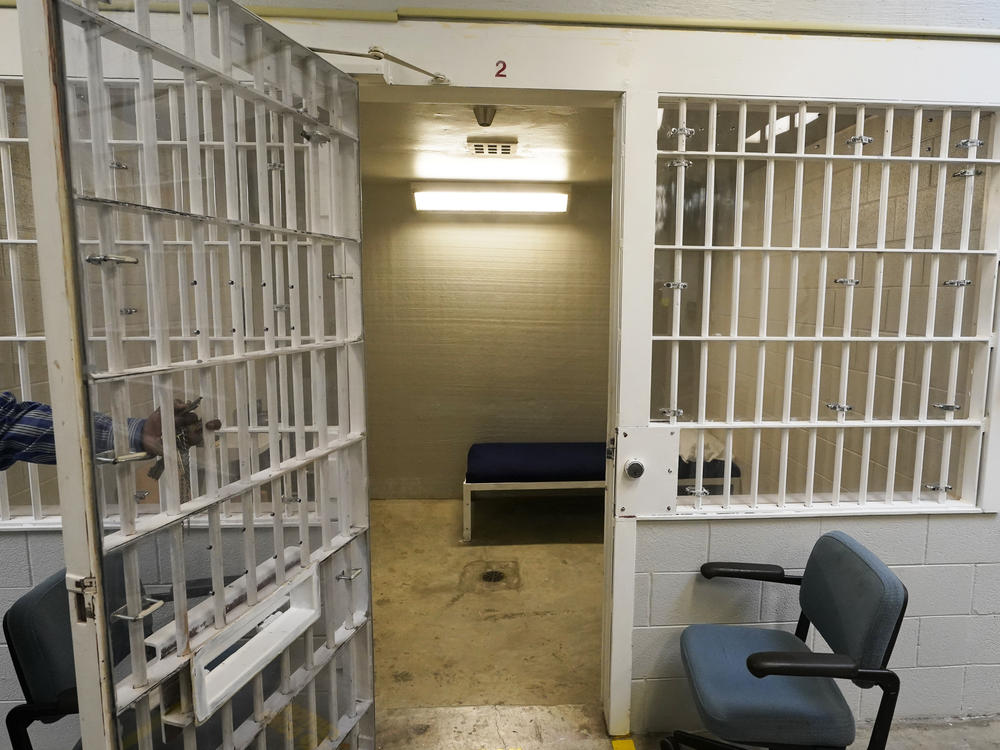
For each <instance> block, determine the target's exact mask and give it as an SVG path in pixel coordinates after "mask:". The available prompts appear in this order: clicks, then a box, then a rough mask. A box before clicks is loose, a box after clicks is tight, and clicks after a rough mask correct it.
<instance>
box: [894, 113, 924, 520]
mask: <svg viewBox="0 0 1000 750" xmlns="http://www.w3.org/2000/svg"><path fill="white" fill-rule="evenodd" d="M923 120H924V112H923V109H921V108H920V107H917V108H916V109H914V110H913V127H912V130H913V134H912V138H911V139H910V153H911V154H913V155H916V154H919V153H920V146H921V143H922V135H923ZM919 179H920V165H919V164H918V163H916V162H913V163H912V164H911V165H910V174H909V182H908V188H907V198H906V228H905V230H904V239H903V247H904V248H912V247H913V244H914V238H915V236H916V226H917V195H918V190H919ZM912 280H913V254H912V253H907V254H906V255H905V256H904V257H903V275H902V278H901V279H900V290H899V318H898V319H897V323H896V333H897V334H899V336H901V337H905V336H906V333H907V331H908V329H909V319H910V285H911V283H912ZM895 348H896V363H895V370H894V375H895V376H894V379H893V387H892V417H891V418H892V420H893V421H898V420H899V418H900V415H901V413H902V403H903V373H904V368H905V366H906V341H905V339H902V340H900V341H899V342H898V343H897V344H896V347H895ZM898 460H899V428H898V427H893V428H892V430H890V431H889V458H888V463H887V464H886V488H885V498H886V502H889V503H891V502H893V499H894V496H895V487H896V472H897V463H898Z"/></svg>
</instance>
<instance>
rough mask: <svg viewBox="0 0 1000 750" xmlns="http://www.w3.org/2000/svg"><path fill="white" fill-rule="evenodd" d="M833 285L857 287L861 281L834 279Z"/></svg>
mask: <svg viewBox="0 0 1000 750" xmlns="http://www.w3.org/2000/svg"><path fill="white" fill-rule="evenodd" d="M833 283H834V284H840V285H842V286H857V285H858V284H860V283H861V279H834V280H833Z"/></svg>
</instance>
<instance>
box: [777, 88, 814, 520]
mask: <svg viewBox="0 0 1000 750" xmlns="http://www.w3.org/2000/svg"><path fill="white" fill-rule="evenodd" d="M806 114H807V110H806V103H805V102H800V103H799V108H798V110H797V113H796V116H797V118H798V119H797V120H796V123H795V125H796V129H795V153H797V154H803V153H805V150H806V123H807V119H806ZM804 173H805V163H804V162H803V161H802V160H801V159H797V160H796V161H795V177H794V180H795V181H794V185H793V188H792V247H793V248H796V249H797V248H798V247H799V245H801V243H802V187H803V181H804ZM798 302H799V254H798V252H793V253H792V256H791V262H790V264H789V271H788V309H787V312H786V315H787V317H788V325H787V327H786V328H785V332H786V335H787V336H789V337H792V336H795V334H796V330H797V323H796V316H797V312H798V309H797V308H798ZM794 370H795V344H794V343H791V342H787V343H786V344H785V377H784V381H783V383H784V385H783V393H782V401H781V421H782V422H791V421H792V389H793V375H794ZM789 437H790V432H789V430H788V429H784V430H782V431H781V445H780V447H779V456H778V505H781V506H783V505H784V504H785V495H786V494H787V492H788V441H789Z"/></svg>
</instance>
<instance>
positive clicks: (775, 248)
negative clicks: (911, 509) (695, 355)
mask: <svg viewBox="0 0 1000 750" xmlns="http://www.w3.org/2000/svg"><path fill="white" fill-rule="evenodd" d="M914 166H919V165H914ZM125 244H127V243H125ZM133 244H134V243H133ZM654 249H656V250H696V251H698V252H703V251H705V250H712V251H714V252H737V251H743V252H749V251H757V252H763V251H764V250H770V251H772V252H775V253H792V252H793V251H794V252H795V253H797V254H799V255H800V256H801V255H806V254H809V253H847V252H850V248H848V247H835V246H830V247H807V246H801V247H797V248H792V247H791V245H787V246H786V245H772V246H771V247H763V246H759V245H744V246H743V247H739V248H735V247H733V246H732V245H712V246H710V247H706V246H705V245H688V244H685V245H680V246H678V245H655V246H654ZM873 249H876V250H878V252H880V253H886V254H887V255H888V254H894V255H910V254H912V255H941V256H945V255H969V256H975V255H980V256H989V255H992V253H990V251H989V250H987V249H983V248H969V249H968V250H961V249H959V248H957V247H952V248H948V247H941V248H938V249H937V250H934V249H932V248H929V247H913V248H906V247H876V248H873Z"/></svg>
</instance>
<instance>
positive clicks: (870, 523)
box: [631, 515, 1000, 733]
mask: <svg viewBox="0 0 1000 750" xmlns="http://www.w3.org/2000/svg"><path fill="white" fill-rule="evenodd" d="M833 529H839V530H841V531H844V532H846V533H848V534H850V535H851V536H853V537H854V538H856V539H858V540H859V541H861V542H862V543H863V544H865V545H866V546H868V547H869V548H870V549H871V550H872V551H873V552H875V553H876V554H877V555H879V557H881V558H882V559H883V560H884V561H885V562H886V563H887V564H889V566H890V567H891V568H892V569H893V570H895V571H896V572H897V574H898V575H899V577H900V578H901V579H902V581H903V583H904V584H905V585H906V587H907V589H908V590H909V594H910V601H909V607H908V609H907V613H906V615H907V616H906V619H905V620H904V623H903V627H902V629H901V631H900V633H899V639H898V641H897V644H896V649H895V651H894V654H893V658H892V661H891V662H890V666H891V667H892V668H893V669H895V670H897V671H898V673H899V675H900V679H901V681H902V690H901V693H900V698H899V703H898V705H897V709H896V716H897V717H898V718H900V719H918V718H930V719H944V718H950V717H963V716H983V715H994V714H998V713H1000V519H998V518H997V516H995V515H975V516H931V517H928V516H907V517H897V518H808V519H779V520H763V519H752V520H737V519H726V520H718V521H691V522H688V521H674V522H670V521H654V522H640V523H639V526H638V544H637V553H636V574H635V591H636V599H635V621H634V628H633V631H632V647H633V652H632V725H631V726H632V731H633V732H636V733H639V732H654V731H664V730H667V729H673V728H697V727H699V726H700V720H699V718H698V715H697V712H696V711H695V709H694V705H693V703H692V700H691V696H690V693H689V691H688V687H687V680H686V679H685V675H684V669H683V666H682V664H681V659H680V651H679V645H678V644H679V639H680V634H681V632H682V631H683V630H684V627H685V626H686V625H689V624H692V623H699V622H714V623H735V624H748V625H757V626H760V627H769V628H784V629H787V630H794V628H795V622H796V620H797V619H798V614H799V607H798V599H797V589H796V588H795V587H786V586H781V585H777V584H761V583H758V582H753V581H720V580H715V581H708V580H705V579H703V578H701V576H700V574H699V573H698V572H697V571H698V569H699V567H700V566H701V564H702V563H703V562H705V561H707V560H743V561H748V562H770V563H776V564H778V565H783V566H785V567H786V568H787V569H788V570H790V571H796V572H797V571H801V569H802V568H803V566H804V565H805V562H806V559H807V557H808V555H809V551H810V549H811V548H812V545H813V543H814V542H815V541H816V539H817V538H818V537H819V536H820V535H821V534H822V533H824V532H826V531H830V530H833ZM810 644H811V645H812V646H813V647H814V648H822V649H826V647H825V644H823V643H822V640H821V639H818V638H816V636H815V632H814V633H813V636H812V639H811V642H810ZM827 650H828V649H827ZM843 689H844V693H845V695H846V697H847V700H848V703H849V704H850V706H851V707H852V709H853V710H854V711H855V715H856V716H858V717H859V718H860V719H861V720H867V721H870V720H873V719H874V717H875V711H876V709H877V707H878V700H879V698H880V697H881V693H880V691H878V690H877V689H872V690H868V691H861V690H859V689H858V688H856V687H854V686H853V685H852V684H850V683H845V684H844V685H843Z"/></svg>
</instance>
